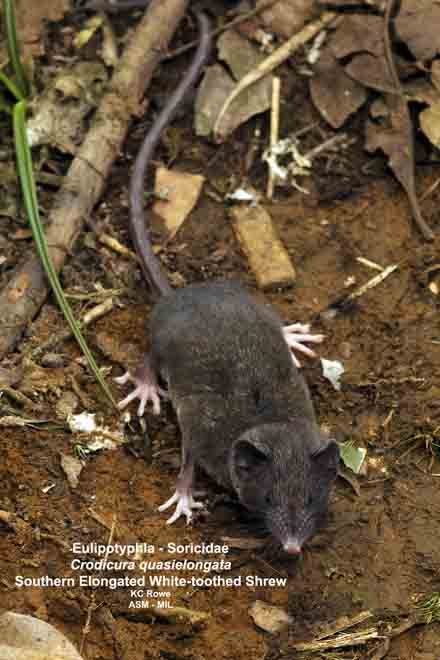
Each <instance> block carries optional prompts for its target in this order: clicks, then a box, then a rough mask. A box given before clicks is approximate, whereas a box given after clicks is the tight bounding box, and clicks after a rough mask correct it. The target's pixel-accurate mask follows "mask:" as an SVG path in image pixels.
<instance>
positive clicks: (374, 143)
mask: <svg viewBox="0 0 440 660" xmlns="http://www.w3.org/2000/svg"><path fill="white" fill-rule="evenodd" d="M386 102H387V105H388V109H389V122H388V126H385V125H384V124H374V123H373V122H371V121H369V122H367V124H366V142H365V148H366V149H367V151H369V152H374V151H376V150H377V149H381V150H382V151H383V152H384V154H385V155H386V156H388V164H389V166H390V168H391V169H392V170H393V172H394V175H395V177H396V179H397V180H398V181H399V182H400V184H401V185H402V187H403V188H404V189H405V192H406V194H407V195H408V199H409V201H410V204H411V208H412V210H413V214H416V213H419V210H418V208H419V207H418V202H417V195H416V187H415V180H414V157H413V147H412V140H413V135H412V131H413V129H412V124H411V119H410V116H409V112H408V108H407V105H406V101H405V100H404V99H403V98H402V97H400V96H399V95H397V94H394V95H391V94H388V95H387V97H386Z"/></svg>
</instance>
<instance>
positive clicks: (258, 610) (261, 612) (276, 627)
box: [249, 600, 291, 634]
mask: <svg viewBox="0 0 440 660" xmlns="http://www.w3.org/2000/svg"><path fill="white" fill-rule="evenodd" d="M249 614H250V615H251V617H252V619H253V621H254V623H255V625H256V626H258V627H259V628H261V629H262V630H265V631H266V632H269V633H272V634H276V633H279V632H281V631H282V630H285V629H286V628H287V626H288V625H289V623H290V621H291V619H290V616H289V615H288V614H287V612H286V611H285V610H283V609H281V607H276V606H275V605H269V603H265V602H264V601H262V600H256V601H255V602H254V603H252V606H251V607H250V609H249Z"/></svg>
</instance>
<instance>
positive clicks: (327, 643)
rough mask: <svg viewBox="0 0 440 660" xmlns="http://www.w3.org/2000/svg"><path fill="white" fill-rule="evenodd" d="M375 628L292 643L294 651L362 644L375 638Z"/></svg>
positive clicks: (311, 650)
mask: <svg viewBox="0 0 440 660" xmlns="http://www.w3.org/2000/svg"><path fill="white" fill-rule="evenodd" d="M378 637H379V632H378V630H377V628H375V627H373V626H372V627H371V628H366V629H365V630H359V631H358V632H353V633H341V634H339V635H336V637H334V638H333V639H324V640H314V641H313V642H300V643H298V644H293V648H294V649H295V651H310V652H313V651H325V650H326V649H340V648H344V647H346V646H362V645H364V644H367V642H369V641H371V640H372V639H377V638H378Z"/></svg>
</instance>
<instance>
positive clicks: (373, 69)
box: [345, 53, 395, 93]
mask: <svg viewBox="0 0 440 660" xmlns="http://www.w3.org/2000/svg"><path fill="white" fill-rule="evenodd" d="M345 71H346V73H347V74H348V75H349V76H350V78H353V80H357V81H358V82H359V83H361V84H362V85H365V87H370V88H371V89H376V90H377V91H379V92H390V93H392V92H393V91H394V89H395V87H394V82H393V78H392V76H391V75H390V72H389V68H388V64H387V61H386V59H385V56H379V57H375V56H374V55H370V54H369V53H362V54H360V55H356V57H353V59H352V60H351V62H349V63H348V64H347V66H346V67H345Z"/></svg>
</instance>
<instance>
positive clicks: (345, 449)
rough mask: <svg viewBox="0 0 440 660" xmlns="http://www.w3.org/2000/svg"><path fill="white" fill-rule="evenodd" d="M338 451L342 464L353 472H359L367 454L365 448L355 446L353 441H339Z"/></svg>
mask: <svg viewBox="0 0 440 660" xmlns="http://www.w3.org/2000/svg"><path fill="white" fill-rule="evenodd" d="M339 451H340V454H341V459H342V462H343V463H344V465H345V466H346V467H348V468H349V469H350V470H352V471H353V472H354V473H355V474H359V472H360V470H361V467H362V465H363V462H364V460H365V456H366V455H367V450H366V449H363V448H362V447H355V446H354V444H353V442H351V441H348V442H340V443H339Z"/></svg>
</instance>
